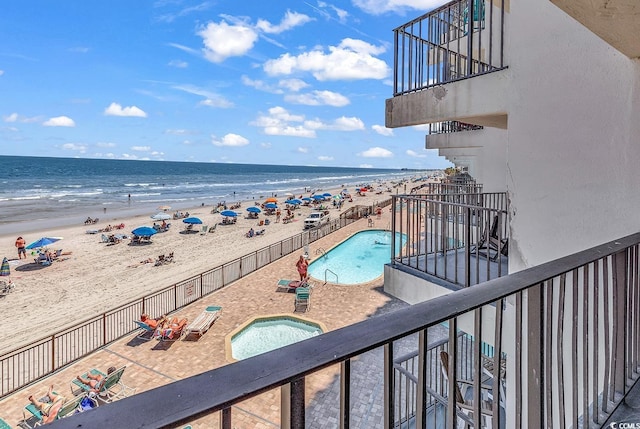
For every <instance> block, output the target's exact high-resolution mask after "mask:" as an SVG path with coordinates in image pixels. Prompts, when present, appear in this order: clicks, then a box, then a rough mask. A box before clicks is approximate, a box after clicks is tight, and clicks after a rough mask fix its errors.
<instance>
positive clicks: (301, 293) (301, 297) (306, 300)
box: [294, 287, 311, 312]
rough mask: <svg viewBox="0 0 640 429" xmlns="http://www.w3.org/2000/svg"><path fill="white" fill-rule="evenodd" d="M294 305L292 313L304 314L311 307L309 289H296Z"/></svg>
mask: <svg viewBox="0 0 640 429" xmlns="http://www.w3.org/2000/svg"><path fill="white" fill-rule="evenodd" d="M294 305H295V309H294V311H302V312H305V311H307V310H309V306H310V305H311V288H309V287H297V288H296V299H295V301H294Z"/></svg>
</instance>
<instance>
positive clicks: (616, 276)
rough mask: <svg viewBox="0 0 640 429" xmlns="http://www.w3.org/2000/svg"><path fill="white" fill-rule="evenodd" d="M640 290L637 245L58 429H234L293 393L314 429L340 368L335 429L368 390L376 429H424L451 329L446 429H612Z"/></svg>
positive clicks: (296, 421)
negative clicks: (318, 383)
mask: <svg viewBox="0 0 640 429" xmlns="http://www.w3.org/2000/svg"><path fill="white" fill-rule="evenodd" d="M639 279H640V233H636V234H633V235H630V236H627V237H624V238H620V239H617V240H614V241H611V242H608V243H605V244H602V245H600V246H596V247H594V248H591V249H587V250H584V251H581V252H579V253H576V254H573V255H570V256H566V257H563V258H560V259H557V260H554V261H552V262H549V263H545V264H542V265H539V266H536V267H533V268H530V269H526V270H523V271H520V272H518V273H515V274H511V275H509V276H505V277H501V278H498V279H494V280H491V281H489V282H486V283H484V284H480V285H477V286H475V287H472V288H467V289H464V290H460V291H457V292H453V293H450V294H448V295H444V296H440V297H438V298H434V299H432V300H429V301H426V302H422V303H420V304H416V305H413V306H410V307H407V308H405V309H401V310H397V311H393V312H390V313H386V314H382V315H379V316H376V317H371V318H370V319H367V320H365V321H362V322H360V323H357V324H354V325H351V326H348V327H345V328H342V329H338V330H334V331H330V332H328V333H325V334H323V335H320V336H318V337H315V338H312V339H309V340H306V341H302V342H299V343H296V344H293V345H290V346H287V347H283V348H280V349H277V350H274V351H272V352H269V353H265V354H262V355H258V356H255V357H252V358H249V359H246V360H243V361H239V362H237V363H233V364H230V365H226V366H224V367H221V368H218V369H215V370H211V371H207V372H204V373H202V374H199V375H196V376H193V377H189V378H186V379H184V380H180V381H177V382H174V383H170V384H167V385H164V386H162V387H158V388H156V389H152V390H149V391H146V392H142V393H139V394H137V395H134V396H132V397H130V398H126V399H123V400H120V401H117V402H115V403H113V404H111V405H109V406H104V407H98V408H97V409H95V410H92V411H91V412H88V413H81V414H78V415H76V416H73V417H71V418H68V419H62V420H58V421H55V422H53V423H51V424H50V427H51V429H60V428H69V429H70V428H78V427H91V428H96V429H101V428H113V427H147V428H170V427H179V425H185V424H188V423H190V422H191V421H193V420H195V419H198V418H201V417H205V416H208V415H209V414H211V413H216V412H218V413H219V421H220V427H221V428H222V429H230V428H232V427H233V420H232V419H233V409H232V407H235V406H236V405H238V406H242V403H243V401H246V400H249V399H250V398H253V397H256V396H258V395H261V394H263V393H266V392H269V391H270V390H271V389H274V388H278V387H281V388H282V389H281V392H282V398H281V401H279V400H275V401H276V402H274V399H269V398H273V396H270V395H266V396H263V397H262V399H263V400H264V401H265V403H266V404H267V406H269V405H270V406H271V407H276V408H279V409H280V410H281V413H282V414H281V418H282V421H281V427H285V428H288V427H292V428H299V429H302V428H304V427H305V422H306V418H305V411H306V400H307V393H306V390H305V380H306V378H307V377H309V376H311V375H312V374H315V373H316V372H318V371H321V370H323V369H329V368H331V369H335V370H336V373H337V374H338V378H339V380H338V383H339V386H340V387H339V391H340V396H339V400H337V402H329V403H322V404H320V402H317V404H319V405H317V406H322V407H323V408H322V410H323V412H324V413H323V414H324V415H325V416H327V418H332V419H335V422H336V427H337V426H340V427H341V428H348V427H350V424H351V421H352V417H351V416H352V414H353V413H355V410H356V409H361V408H365V409H366V408H367V404H366V403H365V404H362V403H354V402H353V401H352V400H353V399H354V398H353V397H352V395H351V393H350V392H351V388H352V384H353V383H355V382H356V381H358V380H361V377H365V378H373V379H377V378H379V379H382V380H383V383H381V384H382V389H383V393H382V395H383V398H384V400H383V410H384V422H383V423H382V424H380V425H372V426H370V427H383V426H384V427H387V428H392V427H394V426H396V425H397V424H398V423H399V421H398V420H399V419H400V417H401V414H400V413H399V412H398V411H397V407H398V406H400V407H404V408H405V409H407V410H410V409H413V410H414V411H415V413H407V415H405V416H402V418H405V419H406V418H412V419H414V422H415V426H414V427H419V428H422V427H425V426H426V421H427V419H428V418H429V417H428V416H429V410H428V408H427V404H428V394H430V393H431V392H430V390H429V389H432V386H433V381H432V380H433V378H434V377H435V378H439V377H441V374H443V375H444V373H443V372H442V371H441V372H440V373H438V374H435V373H433V371H432V369H431V367H430V366H429V362H430V361H429V360H428V353H427V350H428V349H429V347H428V344H429V343H430V341H432V338H433V336H434V335H436V336H437V335H440V334H441V333H442V330H443V329H444V330H445V331H444V332H445V333H446V335H447V336H448V339H449V341H448V350H447V354H446V355H442V354H441V364H442V367H444V368H445V369H446V381H444V379H443V383H445V384H446V388H445V389H443V390H442V393H443V395H444V396H443V397H442V399H441V400H443V401H444V403H446V409H444V410H443V411H442V416H443V418H444V420H445V422H446V427H448V428H451V429H452V428H454V427H456V426H457V423H458V422H461V421H462V422H463V423H468V425H469V427H475V428H480V427H493V428H500V427H509V428H515V429H519V428H533V427H535V428H542V427H554V428H555V427H574V428H576V427H584V428H587V427H593V428H596V427H601V425H602V424H603V423H604V422H605V420H606V419H607V416H608V415H610V414H611V413H612V412H613V410H614V409H615V407H616V406H617V404H619V403H620V402H621V401H622V400H623V399H624V398H625V396H626V395H627V394H628V392H629V390H630V389H631V387H633V385H635V383H636V381H637V379H638V376H639V373H638V371H639V368H640V361H639V357H640V341H639V340H640V323H639V320H640V319H639V316H638V315H639V314H640V281H639ZM443 325H444V326H446V327H444V328H443ZM463 333H464V334H468V335H471V336H472V337H473V343H472V346H471V347H470V349H471V351H470V352H469V353H466V354H465V353H463V350H466V348H464V347H461V346H460V345H459V343H458V338H459V336H460V335H461V334H463ZM402 343H409V345H413V346H414V349H415V350H417V355H416V358H415V359H416V361H415V363H414V364H412V367H413V368H415V370H411V371H409V372H408V373H410V374H412V376H414V378H415V380H414V382H415V385H416V386H415V395H404V394H403V393H402V392H406V391H407V390H406V389H405V388H404V386H400V385H399V384H400V383H399V382H398V381H397V379H396V368H397V366H396V364H397V363H398V359H396V354H397V350H398V346H399V345H400V344H402ZM483 343H486V344H488V345H490V346H491V347H492V349H491V353H486V352H485V351H483V347H482V345H483ZM373 350H381V352H382V353H381V354H382V356H383V359H382V361H381V362H380V365H379V366H378V367H375V368H374V367H367V368H366V372H364V373H361V374H358V375H357V376H356V375H355V374H353V373H352V369H354V367H355V365H353V366H352V363H354V362H357V360H358V359H359V357H360V356H362V355H363V354H365V353H367V352H369V351H373ZM483 355H484V356H483ZM486 358H488V359H486ZM404 360H405V361H406V360H407V359H404ZM431 362H433V359H432V360H431ZM483 362H487V363H488V364H489V365H484V363H483ZM336 366H337V368H336ZM463 368H469V371H468V372H465V370H463ZM466 376H468V377H470V379H471V386H472V387H474V389H473V392H472V394H471V395H470V396H469V397H465V398H463V400H462V401H460V400H454V398H455V397H456V396H455V395H454V393H453V392H456V391H457V390H460V389H461V387H460V386H461V384H460V383H458V381H459V380H460V378H464V377H466ZM503 381H504V383H503ZM373 384H376V383H373ZM483 385H488V386H489V387H490V388H489V389H484V388H483ZM409 391H410V390H409ZM435 392H436V393H437V392H440V391H439V390H436V391H435ZM447 392H451V393H447ZM483 392H484V393H483ZM506 392H509V393H508V395H507V394H506ZM399 395H403V396H399ZM399 397H402V398H404V399H402V401H403V402H400V403H399V402H398V401H397V399H398V398H399ZM407 402H409V403H407ZM398 404H400V405H398ZM412 407H413V408H412ZM332 410H335V411H332ZM488 411H492V414H490V415H489V414H488ZM409 414H415V417H411V416H409ZM397 419H398V420H397Z"/></svg>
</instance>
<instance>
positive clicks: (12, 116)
mask: <svg viewBox="0 0 640 429" xmlns="http://www.w3.org/2000/svg"><path fill="white" fill-rule="evenodd" d="M2 118H3V119H4V121H5V122H17V121H18V114H17V113H12V114H10V115H9V116H3V117H2Z"/></svg>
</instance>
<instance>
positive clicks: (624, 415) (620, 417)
mask: <svg viewBox="0 0 640 429" xmlns="http://www.w3.org/2000/svg"><path fill="white" fill-rule="evenodd" d="M613 422H617V423H636V424H640V383H636V385H635V386H633V388H632V389H631V391H629V394H628V395H627V397H626V399H625V400H624V401H622V403H621V404H620V405H619V406H618V409H616V411H615V412H614V413H613V414H611V416H610V417H609V419H608V420H607V421H606V422H605V424H603V425H602V427H609V425H610V423H613ZM611 427H614V426H611ZM617 427H621V426H620V425H619V424H618V426H617ZM629 427H631V426H629Z"/></svg>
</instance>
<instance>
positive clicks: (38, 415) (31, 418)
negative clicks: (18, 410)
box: [20, 392, 65, 429]
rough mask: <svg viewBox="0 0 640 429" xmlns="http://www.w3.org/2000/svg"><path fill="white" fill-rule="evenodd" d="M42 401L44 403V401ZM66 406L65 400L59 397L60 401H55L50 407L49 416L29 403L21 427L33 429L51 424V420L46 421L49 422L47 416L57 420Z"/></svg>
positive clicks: (23, 414) (25, 408)
mask: <svg viewBox="0 0 640 429" xmlns="http://www.w3.org/2000/svg"><path fill="white" fill-rule="evenodd" d="M53 393H55V394H56V395H58V393H56V392H53ZM40 400H41V401H44V399H40ZM64 404H65V398H64V397H62V396H59V398H58V400H56V401H54V402H53V404H52V405H51V406H50V407H49V410H48V414H44V413H43V412H42V411H40V408H38V407H36V406H35V405H34V404H32V403H31V402H29V404H27V405H25V407H24V409H23V410H22V416H23V419H22V421H21V422H20V426H26V427H27V428H30V429H31V428H34V427H36V426H41V425H43V424H44V423H49V422H50V421H51V420H50V421H45V420H47V419H46V417H47V416H52V417H51V418H52V419H57V418H58V415H59V414H60V410H61V409H62V407H63V406H64ZM30 422H31V423H30Z"/></svg>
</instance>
